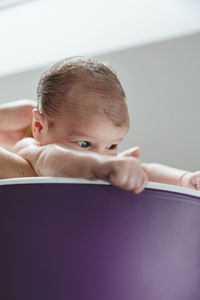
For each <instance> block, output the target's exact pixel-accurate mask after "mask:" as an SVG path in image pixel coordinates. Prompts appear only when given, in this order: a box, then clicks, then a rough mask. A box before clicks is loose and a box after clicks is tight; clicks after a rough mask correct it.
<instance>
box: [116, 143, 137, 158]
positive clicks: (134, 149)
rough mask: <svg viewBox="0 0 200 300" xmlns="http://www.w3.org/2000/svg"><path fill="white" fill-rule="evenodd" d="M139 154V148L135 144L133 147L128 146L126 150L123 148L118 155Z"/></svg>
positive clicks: (134, 155)
mask: <svg viewBox="0 0 200 300" xmlns="http://www.w3.org/2000/svg"><path fill="white" fill-rule="evenodd" d="M140 154H141V149H140V147H138V146H135V147H133V148H130V149H128V150H125V151H123V152H121V153H120V154H119V155H120V156H133V157H136V158H138V157H139V156H140Z"/></svg>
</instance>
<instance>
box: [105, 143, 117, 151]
mask: <svg viewBox="0 0 200 300" xmlns="http://www.w3.org/2000/svg"><path fill="white" fill-rule="evenodd" d="M115 148H117V145H115V144H112V145H109V146H106V149H109V150H112V149H115Z"/></svg>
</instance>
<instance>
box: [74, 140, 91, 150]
mask: <svg viewBox="0 0 200 300" xmlns="http://www.w3.org/2000/svg"><path fill="white" fill-rule="evenodd" d="M76 144H77V145H78V146H79V147H81V148H89V147H90V146H91V143H90V142H87V141H78V142H76Z"/></svg>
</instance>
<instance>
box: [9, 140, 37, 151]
mask: <svg viewBox="0 0 200 300" xmlns="http://www.w3.org/2000/svg"><path fill="white" fill-rule="evenodd" d="M40 146H41V144H40V143H39V142H38V141H37V140H35V139H34V138H25V139H22V140H20V141H19V142H17V143H16V144H15V146H14V147H13V149H12V152H13V153H16V154H19V153H20V152H21V151H23V150H24V149H25V148H27V147H28V148H32V147H34V148H35V147H40Z"/></svg>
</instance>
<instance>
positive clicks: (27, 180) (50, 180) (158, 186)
mask: <svg viewBox="0 0 200 300" xmlns="http://www.w3.org/2000/svg"><path fill="white" fill-rule="evenodd" d="M57 183H60V184H63V183H70V184H97V185H110V183H108V182H106V181H102V180H95V181H90V180H86V179H82V178H68V177H21V178H9V179H0V186H5V185H18V184H57ZM146 188H147V189H154V190H161V191H168V192H174V193H180V194H185V195H190V196H195V197H199V198H200V191H196V190H192V189H189V188H184V187H179V186H175V185H169V184H163V183H157V182H149V183H148V184H147V186H146Z"/></svg>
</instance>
